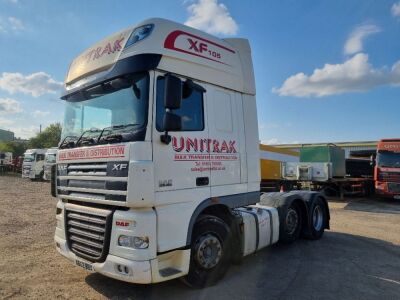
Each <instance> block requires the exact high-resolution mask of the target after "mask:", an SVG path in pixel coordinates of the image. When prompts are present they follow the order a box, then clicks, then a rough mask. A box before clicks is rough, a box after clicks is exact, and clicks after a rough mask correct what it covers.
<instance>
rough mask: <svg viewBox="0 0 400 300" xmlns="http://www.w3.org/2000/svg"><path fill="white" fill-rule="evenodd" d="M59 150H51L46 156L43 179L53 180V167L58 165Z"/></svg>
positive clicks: (48, 150)
mask: <svg viewBox="0 0 400 300" xmlns="http://www.w3.org/2000/svg"><path fill="white" fill-rule="evenodd" d="M57 150H58V148H57V147H56V148H49V149H47V151H46V154H45V155H44V166H43V179H44V180H51V167H52V166H53V165H55V163H56V156H57Z"/></svg>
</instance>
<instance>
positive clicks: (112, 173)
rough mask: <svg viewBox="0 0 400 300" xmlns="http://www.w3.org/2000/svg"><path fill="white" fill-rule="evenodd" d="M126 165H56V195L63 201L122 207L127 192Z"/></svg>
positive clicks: (102, 163) (119, 163) (116, 163)
mask: <svg viewBox="0 0 400 300" xmlns="http://www.w3.org/2000/svg"><path fill="white" fill-rule="evenodd" d="M128 165H129V164H128V162H97V163H71V164H59V165H58V168H57V189H58V195H59V196H60V197H61V198H64V199H66V200H77V201H88V202H96V203H107V202H109V201H113V203H114V205H124V202H125V201H126V195H127V189H128V184H127V182H128ZM117 203H120V204H117ZM108 204H110V203H108Z"/></svg>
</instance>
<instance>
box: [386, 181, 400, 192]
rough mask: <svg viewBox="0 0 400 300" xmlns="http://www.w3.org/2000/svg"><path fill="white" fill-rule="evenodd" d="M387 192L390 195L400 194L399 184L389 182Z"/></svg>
mask: <svg viewBox="0 0 400 300" xmlns="http://www.w3.org/2000/svg"><path fill="white" fill-rule="evenodd" d="M388 191H389V192H390V193H400V183H394V182H389V183H388Z"/></svg>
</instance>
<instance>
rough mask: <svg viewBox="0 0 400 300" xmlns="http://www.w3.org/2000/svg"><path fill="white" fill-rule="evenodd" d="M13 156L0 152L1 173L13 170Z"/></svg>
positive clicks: (9, 153)
mask: <svg viewBox="0 0 400 300" xmlns="http://www.w3.org/2000/svg"><path fill="white" fill-rule="evenodd" d="M12 161H13V156H12V153H11V152H0V169H1V171H4V170H7V169H9V168H11V166H12Z"/></svg>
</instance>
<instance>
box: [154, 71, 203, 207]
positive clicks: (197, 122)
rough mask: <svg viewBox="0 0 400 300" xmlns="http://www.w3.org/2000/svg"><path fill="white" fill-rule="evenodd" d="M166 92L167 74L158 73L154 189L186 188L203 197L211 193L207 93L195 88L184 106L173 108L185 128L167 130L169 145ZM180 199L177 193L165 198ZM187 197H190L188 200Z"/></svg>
mask: <svg viewBox="0 0 400 300" xmlns="http://www.w3.org/2000/svg"><path fill="white" fill-rule="evenodd" d="M180 79H181V80H182V82H185V80H187V79H186V78H184V77H180ZM164 92H165V74H164V73H160V72H155V80H154V94H155V97H154V107H155V109H154V113H153V123H154V124H153V159H154V166H155V167H154V170H155V185H156V186H155V191H156V192H166V191H182V190H186V191H188V192H190V194H191V195H192V197H193V195H196V197H200V198H202V200H204V199H206V198H208V197H209V196H210V188H209V184H210V160H209V152H208V147H207V143H208V140H209V139H208V125H207V114H206V112H207V104H206V103H207V101H206V98H207V92H203V91H200V90H193V92H192V93H191V95H190V96H188V97H187V98H183V99H182V104H181V107H180V108H179V109H175V110H173V111H172V112H173V113H174V114H176V115H178V116H180V117H181V120H182V129H181V130H180V131H175V132H168V134H169V135H170V137H171V142H170V143H169V144H166V143H164V142H162V141H161V136H162V135H164V134H165V132H164V130H163V117H164V114H165V107H164ZM189 189H190V190H189ZM163 194H164V193H163ZM180 195H182V193H180ZM156 198H157V197H156ZM177 198H179V197H178V195H177V197H176V198H175V199H174V197H173V196H172V195H170V196H168V197H165V198H164V199H168V201H178V200H177ZM169 199H170V200H169ZM188 200H191V199H186V201H188Z"/></svg>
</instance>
